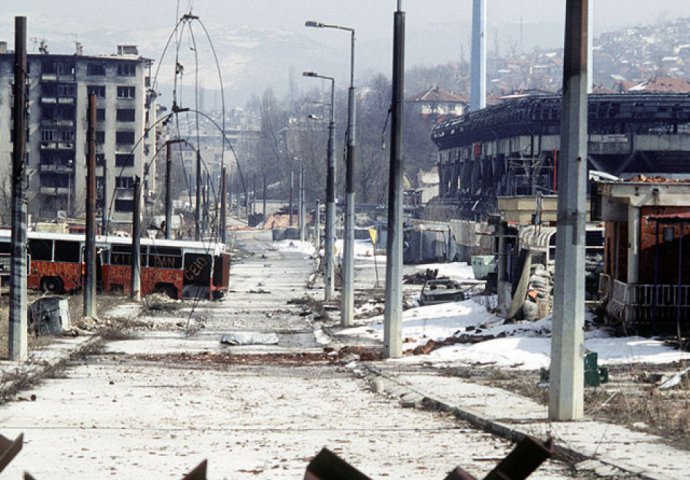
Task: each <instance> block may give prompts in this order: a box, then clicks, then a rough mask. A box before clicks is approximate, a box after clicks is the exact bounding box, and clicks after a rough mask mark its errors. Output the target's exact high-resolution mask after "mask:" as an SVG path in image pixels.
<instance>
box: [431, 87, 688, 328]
mask: <svg viewBox="0 0 690 480" xmlns="http://www.w3.org/2000/svg"><path fill="white" fill-rule="evenodd" d="M560 113H561V97H560V96H558V95H541V94H540V95H526V96H514V97H510V98H506V99H504V101H503V102H502V103H500V104H498V105H496V106H492V107H488V108H485V109H482V110H478V111H475V112H470V113H468V114H466V115H464V116H462V117H459V118H456V119H452V120H448V121H446V122H444V123H441V124H439V125H437V126H436V127H434V129H433V131H432V140H433V141H434V142H435V143H436V145H437V147H438V149H439V152H438V164H437V165H438V172H439V183H440V186H439V197H438V198H437V199H435V200H434V201H432V202H430V205H429V206H428V208H427V211H426V212H425V213H426V216H427V218H430V219H446V220H447V219H454V220H451V222H450V223H451V227H452V228H454V237H455V238H456V240H457V241H458V243H459V245H458V249H457V250H458V252H459V258H460V259H462V260H465V261H469V260H470V256H471V255H478V254H496V255H497V277H498V280H497V283H498V284H497V291H498V295H499V306H500V307H501V309H502V310H503V311H504V312H506V313H508V315H517V316H519V315H521V313H522V312H521V311H520V308H519V307H522V304H523V303H524V301H525V300H527V301H533V303H535V304H536V305H530V308H529V310H530V311H533V310H536V311H538V312H539V313H538V314H535V315H537V316H541V315H542V314H543V313H544V312H548V311H549V310H550V291H551V287H550V279H551V277H552V275H553V265H554V263H555V262H554V259H555V255H554V251H555V225H556V205H557V198H558V191H557V185H558V177H557V171H558V162H559V150H560V126H561V119H560ZM588 121H589V136H588V137H589V139H588V140H589V141H588V158H587V165H588V169H589V171H590V176H592V175H595V176H597V177H599V178H601V177H604V178H611V179H613V178H617V177H628V178H629V177H632V176H634V175H638V174H644V175H649V176H652V175H663V176H666V177H671V178H672V177H673V176H674V175H683V174H686V173H687V165H688V161H690V134H689V133H690V127H689V126H690V97H689V96H687V95H683V94H673V93H668V94H648V93H645V94H606V95H590V96H589V119H588ZM587 228H588V231H587V245H588V248H587V251H588V254H591V260H590V261H589V262H588V275H589V276H591V279H590V278H588V284H589V286H590V289H589V290H590V292H589V293H590V295H596V290H597V279H598V271H597V269H600V268H601V266H600V265H598V264H599V263H601V262H600V261H599V260H602V259H603V246H604V242H603V238H604V234H603V232H604V229H603V224H601V223H598V222H588V227H587ZM527 257H529V259H530V260H531V262H532V264H531V268H530V267H529V266H527V267H526V265H529V264H527V263H526V262H527V260H528V258H527ZM535 262H536V263H535ZM535 273H538V275H536V277H538V278H534V277H535ZM590 280H591V281H590ZM514 300H517V303H516V302H515V301H514Z"/></svg>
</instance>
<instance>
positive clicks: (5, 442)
mask: <svg viewBox="0 0 690 480" xmlns="http://www.w3.org/2000/svg"><path fill="white" fill-rule="evenodd" d="M22 446H24V434H23V433H20V434H19V436H18V437H17V438H16V439H15V440H14V441H12V440H10V439H9V438H5V437H3V436H2V435H0V472H2V471H3V470H4V469H5V467H6V466H7V465H9V463H10V462H11V461H12V459H13V458H14V457H16V456H17V454H18V453H19V452H20V451H21V449H22Z"/></svg>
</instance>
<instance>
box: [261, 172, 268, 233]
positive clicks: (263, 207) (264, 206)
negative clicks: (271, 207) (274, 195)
mask: <svg viewBox="0 0 690 480" xmlns="http://www.w3.org/2000/svg"><path fill="white" fill-rule="evenodd" d="M266 190H267V189H266V175H264V193H263V198H262V199H261V200H262V203H263V205H262V209H261V214H262V216H263V217H264V222H265V221H266Z"/></svg>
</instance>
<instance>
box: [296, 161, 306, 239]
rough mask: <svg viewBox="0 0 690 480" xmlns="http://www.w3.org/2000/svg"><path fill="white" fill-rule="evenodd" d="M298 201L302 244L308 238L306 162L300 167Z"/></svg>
mask: <svg viewBox="0 0 690 480" xmlns="http://www.w3.org/2000/svg"><path fill="white" fill-rule="evenodd" d="M297 200H298V207H297V208H298V210H299V211H298V212H297V214H298V215H299V239H300V241H301V242H303V241H304V239H305V238H306V229H305V225H304V162H302V163H300V166H299V195H298V197H297Z"/></svg>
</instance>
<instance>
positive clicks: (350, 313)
mask: <svg viewBox="0 0 690 480" xmlns="http://www.w3.org/2000/svg"><path fill="white" fill-rule="evenodd" d="M355 110H356V103H355V31H354V30H351V32H350V88H349V89H348V91H347V158H346V175H345V177H346V178H345V237H344V239H343V250H344V252H343V288H342V292H341V295H342V298H341V317H340V324H341V325H342V326H343V327H348V326H350V325H351V324H352V321H353V320H354V318H355V286H354V279H355V145H356V137H355V128H356V118H357V114H356V113H355Z"/></svg>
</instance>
